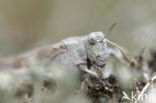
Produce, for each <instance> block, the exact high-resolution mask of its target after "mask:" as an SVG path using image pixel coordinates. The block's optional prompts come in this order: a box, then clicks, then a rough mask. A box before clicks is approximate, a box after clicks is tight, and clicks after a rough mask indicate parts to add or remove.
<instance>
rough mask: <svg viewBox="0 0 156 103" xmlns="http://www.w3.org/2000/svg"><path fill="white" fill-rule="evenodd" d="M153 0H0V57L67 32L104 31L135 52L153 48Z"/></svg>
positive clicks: (155, 7) (155, 8)
mask: <svg viewBox="0 0 156 103" xmlns="http://www.w3.org/2000/svg"><path fill="white" fill-rule="evenodd" d="M155 21H156V1H155V0H0V57H6V56H10V55H15V54H18V53H21V52H24V51H26V50H29V49H32V48H35V47H39V46H41V45H45V44H51V43H55V42H58V41H60V40H62V39H65V38H66V37H69V36H79V35H85V34H89V33H90V32H94V31H103V32H107V31H108V29H109V27H110V26H111V25H112V24H113V23H114V22H116V23H117V26H116V27H115V28H114V29H113V31H112V33H111V35H110V36H109V37H108V38H109V39H110V40H112V41H114V42H115V43H117V44H119V45H120V46H121V47H123V48H126V49H127V50H129V52H130V54H136V52H138V51H139V50H140V49H141V48H144V47H145V48H147V49H151V48H155V43H156V34H155V32H156V29H155V28H156V22H155Z"/></svg>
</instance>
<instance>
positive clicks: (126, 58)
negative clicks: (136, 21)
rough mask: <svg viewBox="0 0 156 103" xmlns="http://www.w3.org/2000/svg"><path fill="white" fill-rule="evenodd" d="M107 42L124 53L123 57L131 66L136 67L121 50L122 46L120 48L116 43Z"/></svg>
mask: <svg viewBox="0 0 156 103" xmlns="http://www.w3.org/2000/svg"><path fill="white" fill-rule="evenodd" d="M107 42H108V43H110V44H111V45H113V46H115V47H117V48H118V49H119V50H120V52H121V53H122V55H123V56H124V58H125V60H126V61H127V62H128V63H129V64H130V66H131V67H135V63H134V62H133V61H131V60H130V59H129V58H128V57H127V56H126V54H125V53H124V51H123V50H122V49H121V48H120V46H118V45H117V44H115V43H114V42H111V41H110V40H108V39H107Z"/></svg>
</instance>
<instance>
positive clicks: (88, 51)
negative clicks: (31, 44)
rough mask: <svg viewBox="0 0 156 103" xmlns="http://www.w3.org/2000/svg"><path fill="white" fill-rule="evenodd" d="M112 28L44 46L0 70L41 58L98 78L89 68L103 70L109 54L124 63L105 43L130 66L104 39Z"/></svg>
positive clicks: (3, 64)
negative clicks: (104, 31) (63, 63)
mask: <svg viewBox="0 0 156 103" xmlns="http://www.w3.org/2000/svg"><path fill="white" fill-rule="evenodd" d="M114 26H115V24H114V25H112V27H111V28H110V29H109V31H108V33H107V34H104V33H103V32H101V31H99V32H92V33H90V34H89V35H86V36H82V37H71V38H67V39H65V40H62V41H61V42H59V43H57V44H55V45H50V46H45V47H42V48H39V49H35V50H33V51H30V52H26V53H24V54H22V55H18V56H15V57H14V58H11V59H9V60H6V61H5V62H0V69H1V68H23V67H25V66H24V64H25V62H27V61H30V60H34V59H38V60H42V59H43V58H44V59H45V58H46V59H48V60H49V61H50V63H52V62H53V61H54V62H56V64H58V65H59V63H60V62H62V61H65V65H73V67H74V68H76V69H77V70H81V71H84V72H86V73H88V74H90V75H93V76H96V77H98V74H97V73H96V72H93V71H91V70H90V68H91V66H93V67H95V68H98V69H100V68H103V67H104V66H105V65H106V62H107V58H108V57H109V55H110V54H113V55H114V56H115V57H117V58H118V59H119V60H120V61H121V62H122V63H125V62H124V60H123V59H122V58H120V57H119V56H118V55H117V53H116V51H115V50H113V49H111V48H108V47H107V43H110V44H112V45H113V46H115V47H117V48H118V49H119V50H120V51H121V53H122V55H123V56H124V57H125V60H126V61H127V62H128V63H129V64H132V62H131V61H130V60H129V59H128V58H127V56H126V55H125V53H124V52H123V50H122V49H121V48H120V47H119V46H118V45H117V44H115V43H114V42H111V41H110V40H108V39H107V38H106V37H107V36H108V35H109V34H110V32H111V31H112V29H113V27H114ZM66 61H67V62H66ZM60 65H61V64H60Z"/></svg>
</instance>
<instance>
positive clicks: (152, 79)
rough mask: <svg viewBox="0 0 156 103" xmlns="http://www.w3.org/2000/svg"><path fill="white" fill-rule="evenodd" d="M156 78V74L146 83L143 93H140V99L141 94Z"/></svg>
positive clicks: (138, 98)
mask: <svg viewBox="0 0 156 103" xmlns="http://www.w3.org/2000/svg"><path fill="white" fill-rule="evenodd" d="M155 79H156V74H155V75H154V76H153V77H152V78H151V79H150V81H149V82H148V83H147V84H146V85H145V87H144V88H143V90H142V91H141V93H140V94H139V95H138V97H137V100H140V98H141V96H142V95H143V94H144V93H145V91H146V90H147V89H148V87H149V86H150V85H151V83H152V82H153V81H154V80H155Z"/></svg>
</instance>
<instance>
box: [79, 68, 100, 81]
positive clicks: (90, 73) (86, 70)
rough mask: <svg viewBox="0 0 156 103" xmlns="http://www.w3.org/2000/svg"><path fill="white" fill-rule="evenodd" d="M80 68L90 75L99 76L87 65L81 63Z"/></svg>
mask: <svg viewBox="0 0 156 103" xmlns="http://www.w3.org/2000/svg"><path fill="white" fill-rule="evenodd" d="M79 69H80V70H82V71H84V72H86V73H88V74H89V75H92V76H95V77H97V78H99V76H98V74H97V73H96V72H94V71H91V70H89V69H88V67H87V65H79Z"/></svg>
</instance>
